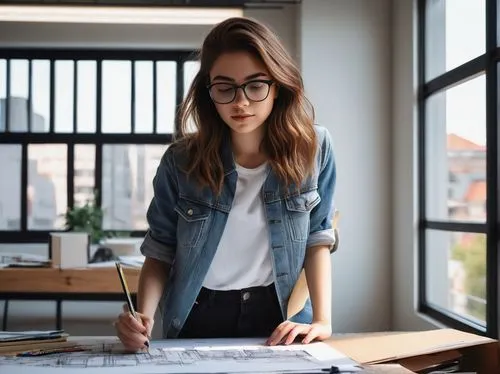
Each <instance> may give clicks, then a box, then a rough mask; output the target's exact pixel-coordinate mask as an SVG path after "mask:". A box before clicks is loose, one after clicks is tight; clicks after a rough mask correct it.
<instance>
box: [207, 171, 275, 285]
mask: <svg viewBox="0 0 500 374" xmlns="http://www.w3.org/2000/svg"><path fill="white" fill-rule="evenodd" d="M236 171H237V172H238V181H237V183H236V192H235V194H234V200H233V206H232V208H231V211H230V212H229V216H228V219H227V223H226V227H225V228H224V232H223V233H222V237H221V240H220V243H219V246H218V248H217V251H216V253H215V256H214V259H213V261H212V264H211V266H210V268H209V270H208V273H207V275H206V277H205V280H204V282H203V287H206V288H210V289H212V290H224V291H225V290H239V289H242V288H247V287H254V286H268V285H269V284H271V283H272V282H273V269H272V264H271V252H270V250H271V249H270V245H269V229H268V227H267V221H266V216H265V212H264V202H263V200H262V194H261V189H262V185H263V184H264V181H265V180H266V177H267V174H268V172H267V163H264V164H262V165H260V166H258V167H256V168H254V169H246V168H244V167H242V166H240V165H238V164H236Z"/></svg>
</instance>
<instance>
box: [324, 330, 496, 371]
mask: <svg viewBox="0 0 500 374" xmlns="http://www.w3.org/2000/svg"><path fill="white" fill-rule="evenodd" d="M330 344H331V345H332V346H333V347H334V348H336V349H338V350H339V351H341V352H343V353H344V354H346V355H347V356H349V357H351V358H352V359H354V360H355V361H357V362H359V363H361V364H378V363H398V364H400V365H401V366H403V367H405V368H407V369H409V370H411V371H413V372H416V373H426V372H429V370H431V369H434V370H436V369H437V368H438V367H439V365H441V364H447V365H449V364H451V363H453V362H458V363H459V369H460V371H461V372H468V373H478V374H498V373H500V345H499V342H498V341H497V340H494V339H490V338H486V337H483V336H479V335H475V334H470V333H466V332H463V331H458V330H454V329H439V330H430V331H420V332H387V333H373V334H352V335H346V336H340V337H334V338H333V339H332V340H331V341H330Z"/></svg>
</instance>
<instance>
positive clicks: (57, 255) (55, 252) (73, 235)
mask: <svg viewBox="0 0 500 374" xmlns="http://www.w3.org/2000/svg"><path fill="white" fill-rule="evenodd" d="M49 246H50V248H49V253H50V256H51V259H52V266H54V267H59V268H61V269H68V268H81V267H87V266H88V262H89V250H90V248H89V246H90V235H89V234H88V233H86V232H53V233H50V243H49Z"/></svg>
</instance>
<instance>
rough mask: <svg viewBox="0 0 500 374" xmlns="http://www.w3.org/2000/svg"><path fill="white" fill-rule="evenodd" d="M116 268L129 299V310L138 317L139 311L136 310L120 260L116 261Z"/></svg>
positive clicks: (126, 296)
mask: <svg viewBox="0 0 500 374" xmlns="http://www.w3.org/2000/svg"><path fill="white" fill-rule="evenodd" d="M115 265H116V270H117V271H118V276H119V277H120V283H121V284H122V288H123V293H124V294H125V298H126V299H127V305H128V310H129V311H130V313H132V315H133V316H134V318H137V313H136V312H135V308H134V304H133V303H132V297H130V291H129V290H128V286H127V281H126V280H125V275H124V274H123V270H122V266H121V264H120V263H119V262H116V263H115Z"/></svg>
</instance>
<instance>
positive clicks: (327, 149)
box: [307, 126, 337, 250]
mask: <svg viewBox="0 0 500 374" xmlns="http://www.w3.org/2000/svg"><path fill="white" fill-rule="evenodd" d="M317 131H318V139H319V141H320V142H321V146H320V150H319V156H318V157H319V159H320V162H319V176H318V194H319V195H320V197H321V202H320V203H319V204H318V205H316V206H315V207H314V209H313V210H312V211H311V217H310V230H309V237H308V239H307V247H313V246H317V245H326V246H328V247H329V248H330V250H332V249H333V248H334V244H335V232H334V230H333V228H332V218H333V214H334V203H333V195H334V191H335V182H336V177H337V175H336V168H335V157H334V154H333V147H332V141H331V138H330V134H329V133H328V131H327V130H326V129H325V128H321V127H319V126H318V127H317Z"/></svg>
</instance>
